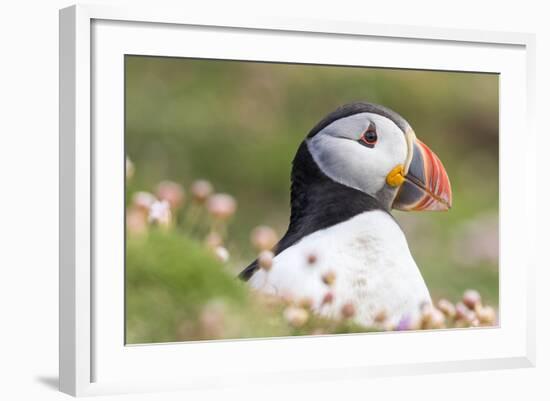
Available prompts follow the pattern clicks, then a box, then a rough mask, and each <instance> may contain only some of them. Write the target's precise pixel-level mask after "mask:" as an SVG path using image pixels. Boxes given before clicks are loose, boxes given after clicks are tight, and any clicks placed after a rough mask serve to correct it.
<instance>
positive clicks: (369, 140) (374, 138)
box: [361, 129, 378, 146]
mask: <svg viewBox="0 0 550 401" xmlns="http://www.w3.org/2000/svg"><path fill="white" fill-rule="evenodd" d="M361 141H363V142H364V143H365V144H367V145H370V146H372V145H374V144H376V142H378V134H377V133H376V131H375V130H371V129H369V130H367V131H365V132H364V133H363V135H361Z"/></svg>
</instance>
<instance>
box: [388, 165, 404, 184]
mask: <svg viewBox="0 0 550 401" xmlns="http://www.w3.org/2000/svg"><path fill="white" fill-rule="evenodd" d="M404 182H405V170H404V167H403V165H402V164H398V165H397V166H395V167H394V168H393V169H392V170H391V171H390V173H389V174H388V175H387V176H386V183H387V184H388V185H389V186H390V187H398V186H400V185H401V184H403V183H404Z"/></svg>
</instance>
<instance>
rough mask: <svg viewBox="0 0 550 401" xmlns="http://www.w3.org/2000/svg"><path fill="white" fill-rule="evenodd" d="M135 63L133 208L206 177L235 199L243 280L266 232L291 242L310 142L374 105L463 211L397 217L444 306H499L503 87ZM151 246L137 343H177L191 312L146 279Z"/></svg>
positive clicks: (238, 66) (138, 299)
mask: <svg viewBox="0 0 550 401" xmlns="http://www.w3.org/2000/svg"><path fill="white" fill-rule="evenodd" d="M125 62H126V65H125V76H126V87H125V91H126V94H125V95H126V100H125V101H126V128H125V130H126V131H125V146H126V154H127V156H128V157H129V158H130V159H131V160H132V161H133V163H134V165H135V175H134V176H133V178H132V180H129V181H128V183H127V188H126V190H127V194H128V196H127V198H128V199H130V198H131V194H132V193H134V192H135V191H140V190H147V191H153V190H154V187H155V186H156V185H157V183H158V182H159V181H161V180H172V181H175V182H178V183H180V184H182V185H183V186H184V188H186V189H187V188H188V187H189V184H190V183H191V182H192V181H193V180H195V179H198V178H204V179H208V180H209V181H210V182H212V184H213V185H214V187H215V189H216V191H217V192H226V193H230V194H232V195H233V196H234V197H235V198H236V200H237V202H238V209H237V213H236V215H235V216H234V218H233V219H232V223H231V225H230V226H229V230H228V238H227V248H228V249H229V252H230V254H231V259H230V262H229V267H228V269H229V270H230V272H231V273H238V272H239V271H240V270H241V269H242V268H243V267H245V266H246V265H247V264H248V263H249V262H250V261H251V260H253V259H254V258H255V251H254V249H253V248H252V246H251V245H250V243H249V236H250V231H251V230H252V228H253V227H255V226H258V225H260V224H266V225H269V226H272V227H274V228H275V229H276V230H277V232H278V233H279V235H282V234H284V232H285V230H286V226H287V223H288V217H289V212H290V210H289V185H290V183H289V176H290V167H291V161H292V159H293V157H294V154H295V152H296V150H297V148H298V145H299V144H300V142H301V141H302V140H303V138H304V137H305V136H306V134H307V133H308V131H309V130H310V129H311V128H312V127H313V126H314V125H315V124H316V123H317V122H318V121H319V120H320V119H321V118H323V117H324V116H325V115H326V114H328V113H329V112H331V111H332V110H334V109H335V108H337V107H338V106H340V105H341V104H344V103H349V102H352V101H357V100H366V101H370V102H374V103H378V104H382V105H384V106H387V107H389V108H391V109H393V110H395V111H396V112H398V113H399V114H401V115H402V116H403V117H404V118H405V119H406V120H408V122H409V123H410V124H411V126H412V127H413V129H414V130H415V132H416V135H417V137H418V138H419V139H421V140H422V141H423V142H425V143H426V144H427V145H428V146H429V147H430V148H431V149H432V150H434V152H435V153H436V154H437V155H438V156H439V157H440V159H441V160H442V162H443V164H444V165H445V167H446V169H447V172H448V175H449V177H450V179H451V184H452V189H453V208H452V210H451V211H450V212H447V213H429V212H424V213H422V212H420V213H414V212H413V213H404V212H395V213H394V215H395V216H396V218H397V220H398V221H399V223H400V224H401V225H402V227H403V229H404V231H405V234H406V236H407V239H408V241H409V245H410V248H411V252H412V254H413V256H414V258H415V260H416V261H417V264H418V266H419V267H420V270H421V272H422V274H423V276H424V278H425V280H426V282H427V285H428V288H429V289H430V292H431V294H432V297H433V298H434V299H438V298H440V297H446V298H448V299H450V300H453V301H456V300H458V299H460V297H461V294H462V293H463V291H464V290H465V289H467V288H475V289H477V290H478V291H479V292H480V293H481V295H482V296H483V298H484V300H485V301H486V302H487V303H489V304H491V305H493V306H495V307H498V294H499V293H498V75H495V74H482V73H458V72H439V71H416V70H398V69H377V68H357V67H340V66H337V67H334V66H311V65H296V64H271V63H257V62H238V61H217V60H196V59H181V58H161V57H143V56H126V60H125ZM160 242H162V241H160ZM142 245H143V244H142ZM149 245H150V244H149ZM159 246H160V245H159ZM143 248H146V245H143V246H141V245H139V242H138V243H137V244H136V242H135V241H133V240H131V239H130V240H129V242H128V251H127V263H126V275H127V287H126V296H127V311H126V312H127V324H128V326H127V340H128V341H129V342H149V341H170V340H176V339H178V338H180V337H178V336H177V335H176V334H175V332H174V327H176V326H177V325H178V324H179V323H177V322H176V320H177V317H175V316H173V315H174V314H176V315H177V314H178V311H179V310H181V303H178V302H179V301H177V300H176V299H175V298H174V297H170V295H167V294H168V291H164V290H163V287H162V285H163V281H162V279H159V278H158V277H156V278H155V276H154V274H153V276H147V274H146V273H144V272H143V269H142V267H143V266H142V265H143V260H144V258H145V256H146V255H141V256H139V257H135V258H134V257H133V256H136V255H135V254H138V253H140V252H141V253H143V250H141V251H140V249H143ZM132 249H133V251H132ZM131 252H135V253H134V254H132V253H131ZM163 254H165V253H163ZM174 257H176V256H174ZM183 257H184V256H183ZM168 259H170V258H168ZM155 263H162V262H155V259H152V260H150V263H149V265H147V266H148V268H150V269H152V270H153V271H154V269H155V266H154V265H155ZM164 263H165V265H166V267H167V268H168V269H169V266H170V265H171V263H172V262H171V260H168V261H165V262H164ZM159 271H160V269H159ZM170 274H176V276H177V272H176V273H174V272H173V271H171V272H170ZM167 280H169V281H170V280H171V281H170V282H173V280H174V277H173V276H170V278H169V279H167ZM199 287H200V286H199ZM239 291H240V289H239ZM175 292H176V293H177V291H175ZM181 302H185V301H181ZM151 304H153V305H151ZM167 305H171V306H170V307H168V306H167ZM160 315H162V316H163V317H162V318H161V317H159V316H160ZM155 316H156V318H155ZM155 319H157V320H158V319H161V320H162V319H164V320H163V321H164V322H165V323H166V324H164V326H163V325H162V324H159V323H158V321H156V320H155ZM180 320H181V319H180ZM157 326H162V328H159V327H157ZM257 333H258V332H257V331H253V330H252V331H250V332H249V334H250V335H257ZM263 333H264V334H265V332H263ZM241 334H242V333H241ZM235 335H238V333H237V334H235ZM243 335H246V334H243ZM184 337H185V336H184ZM191 337H192V336H191Z"/></svg>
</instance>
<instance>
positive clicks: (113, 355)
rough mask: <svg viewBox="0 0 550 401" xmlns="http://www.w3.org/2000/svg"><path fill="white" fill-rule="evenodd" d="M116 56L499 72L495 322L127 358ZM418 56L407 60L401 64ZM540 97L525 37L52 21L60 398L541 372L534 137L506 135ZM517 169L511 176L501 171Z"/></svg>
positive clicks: (134, 14)
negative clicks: (529, 192) (56, 56)
mask: <svg viewBox="0 0 550 401" xmlns="http://www.w3.org/2000/svg"><path fill="white" fill-rule="evenodd" d="M221 39H223V46H220V43H222V41H221ZM258 40H261V42H262V43H261V44H260V45H259V44H258ZM336 42H337V46H336ZM196 44H200V46H197V45H196ZM362 46H363V47H365V49H368V50H370V54H373V52H374V51H375V53H374V54H376V55H377V57H376V58H375V59H373V58H372V57H371V58H370V59H369V60H366V59H365V58H364V54H363V52H354V53H352V52H351V51H350V49H356V48H360V47H362ZM320 49H323V50H324V49H331V50H332V52H330V54H327V53H329V52H326V51H325V52H321V51H320ZM392 50H393V51H392ZM124 54H148V55H163V56H174V57H182V56H186V57H206V56H208V57H210V58H220V59H243V60H247V59H248V60H252V59H253V60H263V61H285V62H292V61H299V62H307V63H319V64H320V63H328V64H342V65H346V64H350V65H365V66H378V67H390V68H420V69H440V70H461V71H484V72H485V71H486V72H495V73H499V74H501V81H500V110H501V112H500V158H501V161H500V224H501V225H500V229H501V232H500V234H501V238H500V246H501V248H500V250H501V253H500V261H501V262H500V263H501V265H500V294H501V302H500V316H501V319H500V326H499V327H496V328H475V329H465V330H444V331H422V332H407V333H382V334H366V335H361V334H358V335H345V336H342V335H339V336H309V337H301V338H277V339H252V340H246V341H242V340H237V341H212V342H199V343H173V344H162V345H144V346H125V344H124V337H123V335H121V333H123V327H124V319H123V314H124V309H123V305H124V297H123V286H121V280H123V274H122V273H121V271H123V269H122V266H123V263H124V259H123V254H124V249H123V230H124V227H123V213H124V211H123V207H122V205H123V203H122V198H121V196H122V191H123V188H124V175H123V174H124V173H123V171H124V169H123V167H122V166H123V165H124V152H123V125H122V120H123V110H124V104H123V101H121V99H123V95H122V92H123V86H122V85H121V83H122V81H121V77H122V78H123V69H122V68H121V66H122V65H123V57H121V56H123V55H124ZM361 54H363V56H361ZM411 54H414V55H415V57H407V56H410V55H411ZM533 87H534V36H533V35H530V34H523V33H506V32H484V31H471V30H456V29H452V30H451V29H436V28H427V27H414V26H393V25H373V24H368V23H366V22H349V21H314V20H293V19H291V18H288V19H271V18H264V19H258V18H253V19H252V18H250V19H249V18H246V17H243V18H242V19H240V20H233V19H231V20H230V19H227V18H224V17H223V16H216V15H208V16H204V15H189V14H187V13H185V11H182V10H174V11H171V12H168V11H166V10H161V9H155V8H150V9H149V8H137V7H136V8H112V7H108V6H92V5H86V6H83V5H78V6H72V7H69V8H66V9H63V10H61V11H60V389H61V391H63V392H66V393H69V394H72V395H77V396H79V395H95V394H108V393H121V392H122V393H126V392H139V391H159V390H171V389H174V390H176V389H197V388H209V387H219V386H236V385H237V386H238V385H245V384H248V385H249V383H250V382H251V381H254V383H255V384H257V385H262V384H278V383H284V382H293V381H301V380H326V379H327V378H329V377H330V378H332V379H338V378H343V377H346V378H355V377H357V378H358V377H364V376H381V375H383V376H386V375H400V374H419V373H429V372H441V371H446V372H448V371H465V370H476V369H501V368H512V367H529V366H534V363H535V358H534V354H535V351H534V350H535V339H534V324H535V322H534V310H535V308H534V299H535V295H534V288H535V284H534V277H533V274H534V266H535V262H536V261H535V260H532V259H529V257H528V256H526V255H534V254H535V253H534V252H528V250H529V249H531V248H532V247H533V246H534V243H535V241H534V238H535V229H534V228H535V216H536V211H535V210H534V208H533V207H532V206H531V205H530V203H529V202H528V200H527V198H526V196H525V193H526V191H525V190H524V189H525V188H528V187H529V186H530V185H533V186H534V183H533V181H534V180H535V177H534V175H533V174H529V172H530V171H535V167H536V162H535V153H536V149H535V148H534V146H535V143H536V141H534V140H531V141H529V140H524V141H523V142H522V145H523V146H521V147H514V146H513V145H514V144H513V141H512V138H511V133H512V132H514V131H516V132H517V131H521V132H522V135H523V137H524V138H525V137H527V136H528V137H531V138H532V137H533V136H534V135H535V134H534V132H533V130H532V118H531V113H532V111H533V109H534V105H533V101H534V95H533ZM512 152H513V154H512ZM512 157H513V160H514V161H515V163H514V164H513V166H512V164H511V163H508V162H507V161H510V160H512ZM99 160H101V163H99ZM512 183H516V184H515V185H512ZM517 183H522V185H523V187H521V186H520V187H519V188H518V184H517ZM117 188H118V189H117ZM107 193H109V196H106V194H107ZM121 241H122V242H121ZM117 266H118V270H117V268H116V267H117ZM122 282H123V281H122ZM388 349H391V350H392V352H391V353H390V352H387V350H388ZM385 350H386V351H385ZM321 351H322V352H321ZM290 356H292V357H290Z"/></svg>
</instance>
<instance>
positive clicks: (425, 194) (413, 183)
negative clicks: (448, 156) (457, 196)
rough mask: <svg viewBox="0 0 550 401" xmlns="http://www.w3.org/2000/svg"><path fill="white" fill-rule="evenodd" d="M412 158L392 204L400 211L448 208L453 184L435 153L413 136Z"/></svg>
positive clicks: (450, 202)
mask: <svg viewBox="0 0 550 401" xmlns="http://www.w3.org/2000/svg"><path fill="white" fill-rule="evenodd" d="M412 144H413V146H412V150H413V154H412V159H411V162H410V165H409V168H408V171H407V173H406V174H405V177H404V178H405V179H404V181H403V184H402V185H401V186H400V188H399V190H398V192H397V195H396V197H395V200H394V201H393V205H392V207H393V208H394V209H398V210H405V211H409V210H449V209H450V208H451V204H452V201H453V200H452V198H453V195H452V191H451V183H450V182H449V177H448V176H447V172H446V171H445V168H444V167H443V164H442V163H441V161H440V160H439V158H438V157H437V156H436V154H435V153H434V152H432V151H431V150H430V148H428V147H427V146H426V145H425V144H424V143H422V142H421V141H420V140H418V139H416V137H414V139H413V141H412Z"/></svg>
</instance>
